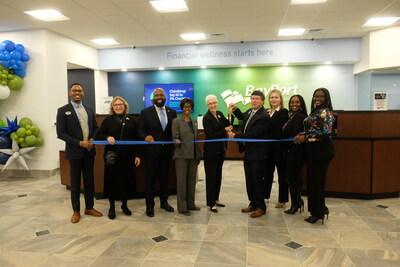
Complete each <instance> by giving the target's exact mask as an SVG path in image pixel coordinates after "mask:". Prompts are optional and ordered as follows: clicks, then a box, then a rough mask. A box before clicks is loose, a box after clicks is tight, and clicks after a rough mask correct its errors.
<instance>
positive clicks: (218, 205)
mask: <svg viewBox="0 0 400 267" xmlns="http://www.w3.org/2000/svg"><path fill="white" fill-rule="evenodd" d="M215 205H217V207H222V208H223V207H225V204H222V203H221V202H220V203H215Z"/></svg>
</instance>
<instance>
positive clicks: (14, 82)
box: [7, 75, 24, 91]
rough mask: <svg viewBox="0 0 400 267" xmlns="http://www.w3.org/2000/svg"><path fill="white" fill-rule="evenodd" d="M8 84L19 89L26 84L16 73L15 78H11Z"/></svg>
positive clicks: (13, 88)
mask: <svg viewBox="0 0 400 267" xmlns="http://www.w3.org/2000/svg"><path fill="white" fill-rule="evenodd" d="M7 85H8V87H9V88H10V89H11V90H14V91H17V90H20V89H21V88H22V87H23V86H24V80H22V78H21V77H19V76H18V75H14V78H12V79H11V80H9V81H8V84H7Z"/></svg>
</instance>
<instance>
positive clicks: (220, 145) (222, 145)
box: [203, 111, 230, 153]
mask: <svg viewBox="0 0 400 267" xmlns="http://www.w3.org/2000/svg"><path fill="white" fill-rule="evenodd" d="M217 117H218V120H217V119H216V118H215V117H214V115H213V114H212V113H211V112H210V111H207V113H206V114H205V115H204V117H203V127H204V132H205V134H206V140H211V139H220V138H226V131H225V127H228V126H229V124H230V123H229V121H228V119H227V118H225V116H224V114H223V113H222V112H221V111H217ZM225 149H226V142H211V143H207V142H206V143H204V152H209V153H210V152H211V153H217V152H219V153H222V152H225Z"/></svg>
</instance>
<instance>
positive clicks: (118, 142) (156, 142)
mask: <svg viewBox="0 0 400 267" xmlns="http://www.w3.org/2000/svg"><path fill="white" fill-rule="evenodd" d="M294 140H295V138H288V139H242V138H221V139H211V140H197V141H181V142H180V143H181V144H183V143H211V142H222V141H234V142H288V141H294ZM175 143H176V142H175V141H154V142H151V143H150V142H146V141H124V140H123V141H115V144H116V145H165V144H175ZM92 144H95V145H109V144H110V143H109V142H108V141H92Z"/></svg>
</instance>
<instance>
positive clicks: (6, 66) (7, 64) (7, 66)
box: [1, 61, 10, 68]
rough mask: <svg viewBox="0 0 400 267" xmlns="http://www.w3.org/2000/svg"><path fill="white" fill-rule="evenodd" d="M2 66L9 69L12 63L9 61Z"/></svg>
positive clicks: (2, 63)
mask: <svg viewBox="0 0 400 267" xmlns="http://www.w3.org/2000/svg"><path fill="white" fill-rule="evenodd" d="M1 65H3V67H4V68H9V67H10V63H9V62H8V61H2V62H1Z"/></svg>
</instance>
